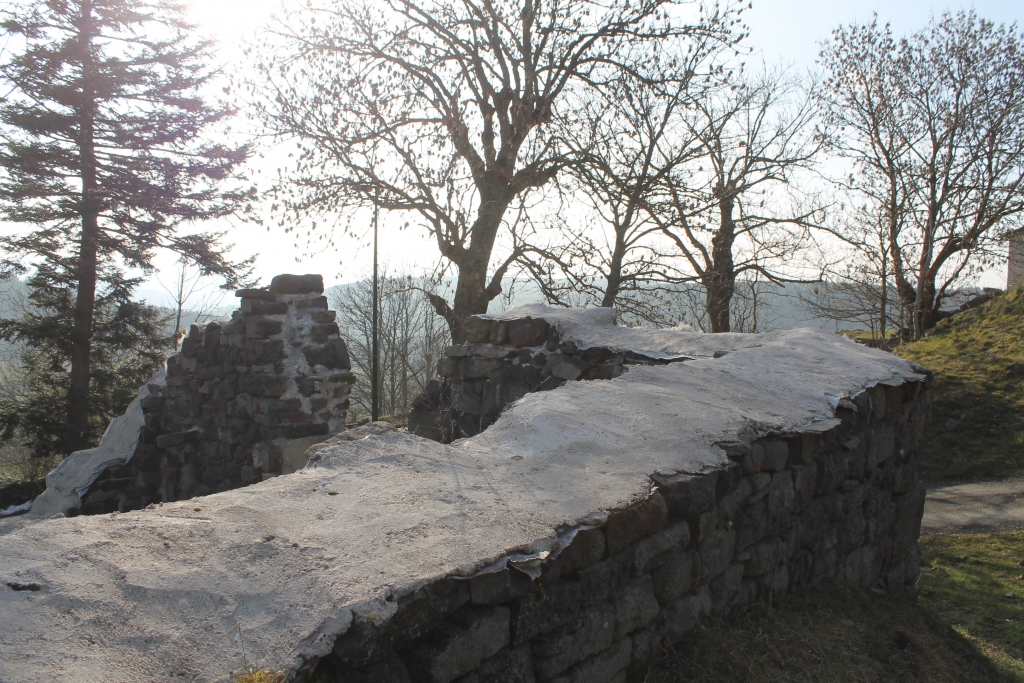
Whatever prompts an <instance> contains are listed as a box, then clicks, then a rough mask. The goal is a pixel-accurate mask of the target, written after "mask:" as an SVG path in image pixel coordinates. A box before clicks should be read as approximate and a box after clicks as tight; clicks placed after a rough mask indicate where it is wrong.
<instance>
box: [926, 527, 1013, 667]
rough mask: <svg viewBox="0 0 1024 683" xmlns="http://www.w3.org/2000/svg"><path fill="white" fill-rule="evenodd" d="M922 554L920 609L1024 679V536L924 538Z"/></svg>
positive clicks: (998, 665)
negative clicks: (930, 613) (949, 626)
mask: <svg viewBox="0 0 1024 683" xmlns="http://www.w3.org/2000/svg"><path fill="white" fill-rule="evenodd" d="M921 550H922V553H923V556H924V558H925V559H926V566H925V567H923V568H922V569H923V570H924V571H922V579H921V580H920V581H919V582H918V586H919V587H920V594H921V597H920V603H921V605H922V606H923V607H925V608H927V609H930V610H932V611H933V612H934V613H935V614H936V615H938V616H939V618H941V619H942V620H943V621H945V622H946V623H948V624H950V625H951V626H952V627H953V629H954V630H955V631H956V632H957V633H958V634H960V636H962V637H963V638H965V639H966V640H968V641H969V642H971V643H972V644H973V645H974V646H975V647H977V648H978V649H979V650H980V651H982V652H984V653H985V654H986V655H987V656H988V658H989V659H990V660H991V661H992V662H994V663H995V665H996V666H997V668H999V669H1000V670H1002V671H1004V672H1005V673H1007V674H1010V675H1011V676H1013V677H1015V679H1016V680H1019V681H1024V532H1017V533H1009V534H977V535H950V536H925V537H923V538H922V539H921ZM1008 596H1012V597H1008Z"/></svg>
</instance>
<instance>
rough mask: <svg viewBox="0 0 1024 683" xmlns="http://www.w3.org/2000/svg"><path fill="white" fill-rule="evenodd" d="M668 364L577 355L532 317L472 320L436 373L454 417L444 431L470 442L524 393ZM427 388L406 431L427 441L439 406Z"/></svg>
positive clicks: (610, 354) (598, 353) (592, 352)
mask: <svg viewBox="0 0 1024 683" xmlns="http://www.w3.org/2000/svg"><path fill="white" fill-rule="evenodd" d="M666 362H668V361H666V360H662V359H654V358H647V357H644V356H641V355H638V354H635V353H628V352H626V353H623V352H614V351H611V350H609V349H605V348H587V349H581V348H579V347H577V345H576V344H575V343H574V342H572V341H560V340H559V335H558V330H557V329H556V328H555V327H554V326H553V325H550V324H549V323H548V322H546V321H544V320H541V319H538V318H531V317H522V318H518V319H515V320H490V319H488V318H486V317H481V316H473V317H471V318H469V319H468V321H467V324H466V343H465V344H460V345H456V346H450V347H448V350H447V352H446V358H445V359H444V360H443V361H442V362H441V367H440V368H439V370H440V374H441V376H442V377H443V380H442V381H443V382H444V383H445V384H444V386H449V387H451V389H450V392H451V397H452V398H451V399H448V400H449V401H450V402H451V403H452V404H453V405H454V408H455V409H456V411H457V417H456V418H455V421H456V423H457V424H456V428H455V429H454V430H446V431H447V432H448V433H451V435H452V436H455V437H470V436H474V435H476V434H479V433H480V432H482V431H484V430H485V429H487V427H489V426H491V425H492V424H494V422H495V421H496V420H497V419H498V417H499V416H500V415H501V411H502V410H503V409H504V408H505V406H507V405H508V404H510V403H513V402H515V401H517V400H519V399H520V398H522V397H523V396H525V395H526V394H528V393H531V392H534V391H548V390H550V389H556V388H558V387H560V386H562V385H563V384H565V383H566V382H567V381H575V380H593V379H614V378H615V377H618V376H620V375H621V374H622V373H623V372H625V371H626V366H627V365H630V364H645V365H650V364H663V363H666ZM440 386H441V385H439V384H438V383H434V385H433V386H428V387H427V392H426V394H425V396H424V397H422V398H429V399H432V400H426V401H423V400H422V398H421V399H420V400H421V404H422V406H423V408H422V409H421V410H417V408H418V407H419V405H420V404H414V405H413V411H412V413H411V414H410V418H409V431H410V432H413V433H418V434H421V435H422V436H430V437H431V438H437V437H434V436H432V435H433V434H435V433H437V430H436V425H437V423H438V421H439V419H438V416H437V409H436V408H435V407H434V406H436V405H438V404H440V405H441V406H442V408H443V407H444V403H445V398H447V397H445V398H442V399H441V400H437V399H434V398H433V397H432V396H431V391H432V390H433V391H434V392H435V393H436V392H438V391H439V388H440Z"/></svg>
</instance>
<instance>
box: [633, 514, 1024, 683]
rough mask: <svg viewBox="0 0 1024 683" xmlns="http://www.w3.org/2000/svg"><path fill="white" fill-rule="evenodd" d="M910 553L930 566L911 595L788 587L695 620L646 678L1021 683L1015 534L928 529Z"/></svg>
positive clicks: (665, 681) (1023, 655) (1023, 666)
mask: <svg viewBox="0 0 1024 683" xmlns="http://www.w3.org/2000/svg"><path fill="white" fill-rule="evenodd" d="M921 549H922V552H923V555H924V563H925V568H927V569H930V571H928V572H926V573H927V574H928V577H927V578H923V579H922V580H921V581H920V583H919V586H920V587H921V597H920V599H919V600H917V601H912V600H908V599H904V598H895V597H891V596H885V597H881V596H877V595H875V594H873V593H871V592H865V591H860V590H856V589H853V588H849V587H843V588H838V589H833V590H829V591H821V592H814V593H810V594H800V595H794V596H791V597H790V598H789V599H787V601H786V602H785V603H783V604H782V605H781V606H779V607H775V608H773V609H767V608H765V607H763V606H762V607H760V608H758V609H755V610H752V611H751V612H750V613H748V614H746V615H744V616H741V617H740V618H738V619H734V620H733V621H731V622H729V623H721V622H712V623H711V624H709V625H707V626H706V627H704V628H700V629H699V630H698V631H697V632H696V633H694V634H692V636H691V637H688V638H687V639H685V640H684V641H683V642H680V643H677V644H676V645H675V646H673V647H671V648H669V649H668V650H667V652H666V653H665V654H664V656H663V657H662V658H661V659H660V660H659V661H657V662H656V663H655V665H654V667H653V668H652V670H651V672H650V673H649V675H648V677H647V679H646V680H647V681H648V683H682V682H684V681H685V682H686V683H727V682H730V683H731V682H732V681H746V682H749V683H783V682H786V683H791V682H792V683H812V682H813V683H819V682H825V681H835V682H837V683H839V682H844V683H845V682H846V681H850V682H861V681H862V682H864V683H876V682H879V681H885V682H888V681H892V682H894V683H895V682H901V683H902V682H903V681H908V682H921V683H925V682H928V683H947V682H948V683H954V682H957V683H982V682H993V683H994V682H1006V683H1010V682H1015V683H1024V650H1022V648H1024V610H1022V608H1024V600H1022V599H1021V598H1020V594H1021V592H1022V589H1024V585H1022V584H1024V581H1019V580H1017V579H1016V578H1015V577H1016V576H1019V574H1020V573H1021V572H1022V571H1024V569H1022V568H1020V567H1017V566H1016V562H1018V561H1021V560H1022V559H1024V534H1021V533H1016V534H997V535H980V536H967V535H965V536H930V537H927V538H925V539H922V542H921ZM957 558H968V559H967V560H960V559H957ZM938 567H941V568H942V569H941V570H940V569H938ZM1010 592H1014V593H1015V595H1017V596H1018V597H1017V598H1014V599H1011V598H1006V597H1004V596H1005V595H1006V594H1007V593H1010Z"/></svg>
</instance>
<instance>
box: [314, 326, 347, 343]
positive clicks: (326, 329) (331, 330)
mask: <svg viewBox="0 0 1024 683" xmlns="http://www.w3.org/2000/svg"><path fill="white" fill-rule="evenodd" d="M338 334H341V330H339V329H338V323H321V324H316V325H313V326H312V327H310V328H309V338H310V339H311V340H313V342H314V343H316V344H323V343H324V342H325V341H327V340H328V339H330V338H331V337H333V336H335V335H338Z"/></svg>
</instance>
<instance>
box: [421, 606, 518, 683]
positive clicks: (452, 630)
mask: <svg viewBox="0 0 1024 683" xmlns="http://www.w3.org/2000/svg"><path fill="white" fill-rule="evenodd" d="M508 642H509V610H508V608H506V607H478V606H473V607H464V608H463V609H461V610H459V611H458V612H456V613H455V614H453V615H452V616H451V617H449V619H448V623H447V624H445V625H444V626H443V627H441V628H439V629H437V630H435V631H434V632H432V633H431V634H430V635H428V636H427V637H426V638H424V639H422V641H421V642H420V643H419V644H417V645H416V646H415V647H414V648H413V650H412V652H411V653H410V659H411V662H412V664H413V666H411V667H410V668H411V669H412V672H411V673H412V678H413V680H414V681H424V682H426V683H450V682H451V681H454V680H455V679H456V678H458V677H459V676H462V675H464V674H467V673H469V672H470V671H473V670H474V669H476V668H477V667H478V666H479V665H480V662H482V661H484V660H485V659H487V658H489V657H492V656H493V655H495V654H497V653H498V651H499V650H501V649H502V648H503V647H505V646H506V645H508Z"/></svg>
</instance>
